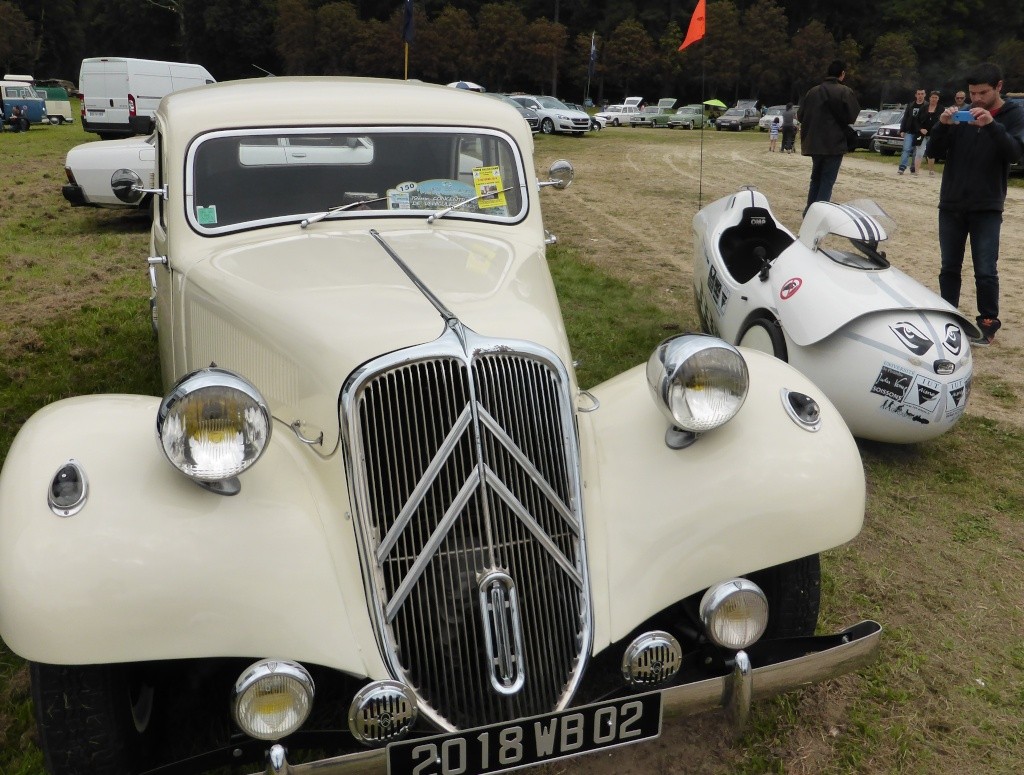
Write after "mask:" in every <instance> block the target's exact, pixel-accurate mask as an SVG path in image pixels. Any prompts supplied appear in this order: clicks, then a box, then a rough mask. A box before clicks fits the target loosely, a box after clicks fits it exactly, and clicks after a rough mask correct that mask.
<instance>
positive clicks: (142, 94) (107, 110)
mask: <svg viewBox="0 0 1024 775" xmlns="http://www.w3.org/2000/svg"><path fill="white" fill-rule="evenodd" d="M208 83H215V80H214V77H213V76H212V75H210V74H209V73H208V72H207V70H206V68H205V67H203V66H202V65H190V64H185V63H184V62H159V61H157V60H153V59H126V58H123V57H93V58H90V59H83V60H82V71H81V73H80V74H79V76H78V88H79V90H80V91H81V93H82V128H83V129H85V131H86V132H95V133H96V134H98V135H99V136H100V137H102V138H103V139H107V138H110V137H126V136H131V135H145V134H149V133H150V132H152V131H153V116H154V114H155V113H156V108H157V106H158V105H159V104H160V100H161V99H162V98H163V97H164V95H165V94H170V93H171V92H173V91H178V90H180V89H188V88H191V87H193V86H203V85H204V84H208Z"/></svg>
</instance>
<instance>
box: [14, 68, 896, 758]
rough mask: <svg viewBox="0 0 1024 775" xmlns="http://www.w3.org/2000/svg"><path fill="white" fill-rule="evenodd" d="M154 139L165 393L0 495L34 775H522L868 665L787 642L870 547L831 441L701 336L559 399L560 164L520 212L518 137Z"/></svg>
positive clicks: (69, 426)
mask: <svg viewBox="0 0 1024 775" xmlns="http://www.w3.org/2000/svg"><path fill="white" fill-rule="evenodd" d="M285 101H287V104H288V110H287V111H285V112H284V113H281V112H274V111H268V110H267V106H268V105H276V104H282V103H283V102H285ZM153 137H154V144H155V145H154V147H155V149H156V154H155V158H156V160H157V165H156V168H155V174H156V181H155V183H156V185H155V186H153V187H152V188H151V189H150V190H149V193H150V195H151V196H152V198H153V220H152V231H151V234H150V253H149V258H148V262H147V263H148V265H149V267H150V268H151V275H150V279H151V281H152V286H153V299H152V302H153V307H152V311H153V323H154V326H155V328H156V329H157V346H158V347H159V351H160V362H161V367H162V373H163V377H164V383H165V395H164V396H163V397H162V398H161V397H159V396H132V395H92V396H79V397H75V398H69V399H66V400H62V401H58V402H57V403H54V404H51V405H50V406H48V407H45V408H43V409H41V410H40V411H39V412H37V413H36V414H35V415H34V416H33V417H32V418H31V419H29V420H28V421H27V422H26V423H25V425H24V426H23V427H22V429H21V431H20V432H19V433H18V436H17V438H16V439H15V441H14V443H13V444H12V446H11V448H10V452H9V454H8V455H7V458H6V460H5V461H4V467H3V471H2V474H0V637H3V639H4V642H5V643H6V644H7V645H8V646H9V647H10V648H11V650H13V651H14V652H15V653H17V654H18V655H20V656H21V657H22V658H24V659H26V660H28V661H29V662H30V663H31V664H30V671H31V675H32V682H33V687H32V692H33V699H34V704H35V712H36V720H37V726H38V729H39V741H40V745H41V747H42V748H43V753H44V756H45V759H46V763H47V767H48V769H49V770H50V772H51V773H52V775H79V774H83V775H84V774H87V775H127V773H139V772H145V771H148V772H161V773H165V774H166V773H169V772H172V771H173V772H176V773H189V772H193V773H194V772H205V771H208V770H210V769H215V768H221V767H225V766H234V767H237V766H239V765H245V764H248V765H249V766H250V767H251V768H252V769H257V768H263V771H264V772H267V773H278V774H279V775H282V774H283V773H290V774H291V775H299V774H300V773H313V772H315V773H316V774H317V775H329V774H330V773H334V774H335V775H340V774H341V773H345V774H348V773H356V772H383V771H385V770H387V771H390V772H392V773H411V772H418V773H424V774H426V773H435V774H437V775H440V774H441V773H452V774H454V773H470V772H474V773H483V772H486V773H493V772H497V771H501V770H511V769H521V768H523V767H525V766H528V765H532V764H538V763H542V762H548V761H551V760H554V759H558V758H561V757H564V756H574V755H576V754H581V753H586V752H588V751H594V750H603V749H605V748H608V747H610V746H615V745H620V744H624V743H634V742H639V741H642V740H644V739H647V738H649V737H653V736H656V735H657V734H658V732H659V730H660V723H661V717H662V712H663V711H665V712H669V711H671V712H673V713H675V712H697V711H701V710H705V709H709V708H715V707H719V706H722V705H724V706H726V707H727V708H728V710H729V711H730V713H731V714H732V715H733V717H734V718H735V719H736V720H737V721H739V722H742V720H743V718H744V717H745V716H746V714H747V712H748V710H749V708H750V705H751V702H752V701H753V700H756V699H758V698H760V697H765V696H769V695H772V694H775V693H777V692H779V691H783V690H786V689H788V688H795V687H800V686H805V685H807V684H808V683H811V682H814V681H820V680H824V679H826V678H829V677H831V676H834V675H839V674H841V673H845V672H848V671H850V670H853V669H855V668H857V667H858V666H860V665H863V664H865V663H866V662H868V661H870V660H871V659H872V658H873V657H874V655H875V654H876V653H877V651H878V644H879V638H880V632H881V628H880V626H879V625H878V624H877V623H875V622H871V621H865V622H861V623H859V624H854V625H853V626H852V627H850V628H847V629H845V630H843V631H841V632H837V633H833V634H819V635H814V632H815V628H816V624H817V620H818V605H819V591H820V566H819V561H818V555H819V554H820V553H821V552H824V551H827V550H829V549H832V548H834V547H837V546H840V545H841V544H844V543H846V542H847V541H850V540H852V539H853V538H854V537H855V536H856V535H857V533H858V532H859V531H860V529H861V525H862V524H863V517H864V471H863V468H862V466H861V461H860V456H859V454H858V451H857V446H856V444H855V443H854V440H853V437H852V436H851V435H850V432H849V430H848V429H847V427H846V425H845V423H843V421H842V418H841V417H840V415H839V413H838V412H837V411H836V409H835V407H834V406H833V405H832V404H831V403H830V402H829V401H828V399H827V398H826V397H825V396H824V394H823V393H822V391H821V390H820V389H819V388H817V387H815V386H814V385H813V384H812V383H811V381H810V380H809V379H808V378H807V377H806V376H804V375H802V374H800V373H799V372H798V371H796V370H795V369H793V368H792V367H790V366H788V365H786V364H785V363H782V362H781V361H778V360H776V359H774V358H772V357H770V356H768V355H765V354H764V353H759V352H754V351H747V352H740V350H739V348H736V347H733V346H732V345H730V344H728V343H726V342H723V341H721V340H719V339H715V338H713V337H708V336H701V335H694V334H690V335H682V336H676V337H672V338H670V339H668V340H666V341H665V342H663V343H661V344H660V345H659V346H657V347H656V348H654V351H653V352H652V354H651V356H650V359H649V360H648V362H647V363H646V364H644V363H639V364H637V365H636V366H635V367H633V368H631V369H629V370H627V371H625V372H624V373H622V374H620V375H618V376H616V377H614V378H612V379H610V380H608V381H607V382H604V383H602V384H600V385H596V386H594V387H593V388H591V389H590V390H581V387H580V386H579V385H578V383H577V381H576V375H575V372H574V369H573V360H574V357H573V352H572V349H571V348H570V344H569V341H568V339H567V337H566V330H565V326H564V324H563V322H562V315H561V312H560V309H559V306H558V297H557V295H556V293H555V288H554V285H553V283H552V278H551V275H550V274H549V271H548V263H547V258H546V255H545V250H546V246H545V229H544V221H543V217H542V211H541V201H542V198H543V197H542V191H541V188H542V187H550V188H553V189H560V188H564V187H565V186H566V185H568V183H569V182H570V180H571V176H572V168H571V165H569V164H568V163H567V162H564V161H563V162H555V164H553V165H552V169H551V172H550V173H549V175H550V178H549V179H548V180H538V178H537V175H536V172H535V164H534V158H533V137H532V134H531V132H530V128H529V126H527V124H526V122H524V121H523V119H522V117H521V116H520V114H519V113H518V112H517V111H516V110H515V109H513V108H512V107H511V106H509V105H507V104H504V103H502V102H499V101H497V100H493V99H489V98H488V97H485V96H481V95H479V94H474V93H472V92H469V91H465V90H462V89H448V88H445V87H441V86H430V85H425V84H418V83H407V82H396V81H386V80H380V79H362V78H356V79H353V78H259V79H252V80H250V81H239V82H234V83H222V84H216V85H210V86H201V87H198V88H195V89H187V90H183V91H178V92H174V93H173V94H170V95H168V96H166V97H165V98H164V99H163V101H162V102H161V105H160V109H159V110H158V112H157V117H156V131H155V133H154V136H153ZM128 189H131V186H128ZM134 193H135V195H136V196H138V197H141V196H143V195H145V193H147V192H146V191H143V190H136V191H135V192H134ZM547 195H548V196H552V195H554V194H553V193H549V194H547ZM140 247H141V246H140ZM139 301H140V304H139V311H140V314H143V311H144V308H145V300H144V299H141V298H140V300H139ZM212 364H215V365H212ZM439 733H441V734H443V735H444V736H443V737H440V738H439V737H437V735H438V734H439ZM303 749H307V750H306V755H305V758H307V759H308V758H311V757H313V756H321V755H323V756H327V757H329V758H326V759H320V760H319V761H306V762H303V763H297V762H298V759H299V757H301V756H303ZM310 751H312V752H316V753H310ZM218 771H220V770H218ZM233 771H236V770H233Z"/></svg>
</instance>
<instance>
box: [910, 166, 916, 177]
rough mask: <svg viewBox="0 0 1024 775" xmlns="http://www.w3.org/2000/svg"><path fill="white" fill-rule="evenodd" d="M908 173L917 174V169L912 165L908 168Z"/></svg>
mask: <svg viewBox="0 0 1024 775" xmlns="http://www.w3.org/2000/svg"><path fill="white" fill-rule="evenodd" d="M910 174H911V175H916V174H917V170H915V169H914V168H913V167H911V168H910Z"/></svg>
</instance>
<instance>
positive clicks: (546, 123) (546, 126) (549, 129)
mask: <svg viewBox="0 0 1024 775" xmlns="http://www.w3.org/2000/svg"><path fill="white" fill-rule="evenodd" d="M540 131H541V132H543V133H544V134H546V135H553V134H554V133H555V122H554V121H552V120H551V119H550V118H545V119H544V120H543V121H541V122H540Z"/></svg>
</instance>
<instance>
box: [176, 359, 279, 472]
mask: <svg viewBox="0 0 1024 775" xmlns="http://www.w3.org/2000/svg"><path fill="white" fill-rule="evenodd" d="M270 420H271V418H270V410H269V409H268V408H267V404H266V402H265V401H264V400H263V397H262V396H261V395H260V394H259V391H258V390H256V388H255V387H253V386H252V385H250V384H249V383H248V382H247V381H245V380H244V379H242V378H241V377H239V376H238V375H237V374H233V373H232V372H230V371H227V370H225V369H219V368H216V367H210V368H208V369H201V370H200V371H196V372H193V373H192V374H189V375H187V376H185V377H183V378H182V379H181V380H180V381H179V382H178V384H176V385H175V386H174V387H173V388H171V392H170V393H168V394H167V396H166V397H165V398H164V400H163V401H161V402H160V411H159V412H158V414H157V419H156V432H157V437H158V438H159V440H160V447H161V448H162V449H163V451H164V454H165V455H167V459H168V460H170V461H171V464H172V465H173V466H174V467H175V468H177V469H178V470H179V471H181V472H182V473H183V474H185V475H186V476H188V477H190V478H192V479H196V480H198V481H200V482H219V481H222V480H224V479H230V478H231V477H233V476H237V475H238V474H240V473H242V472H243V471H245V470H246V469H247V468H249V467H250V466H251V465H252V464H253V463H255V462H256V461H257V460H259V458H260V455H262V454H263V450H264V449H265V448H266V446H267V442H268V441H269V440H270V429H271V421H270Z"/></svg>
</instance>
